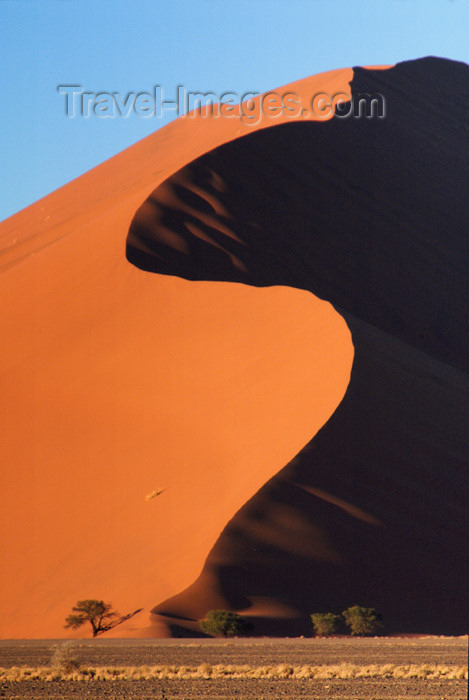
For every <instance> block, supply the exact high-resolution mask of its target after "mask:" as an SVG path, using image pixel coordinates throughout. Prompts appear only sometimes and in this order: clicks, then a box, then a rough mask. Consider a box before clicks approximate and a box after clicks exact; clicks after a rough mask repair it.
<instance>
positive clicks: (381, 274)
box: [127, 58, 469, 634]
mask: <svg viewBox="0 0 469 700" xmlns="http://www.w3.org/2000/svg"><path fill="white" fill-rule="evenodd" d="M365 92H369V93H374V92H378V93H381V94H382V95H383V96H384V98H385V103H386V115H385V118H382V119H379V118H376V117H374V118H365V117H362V118H348V119H339V118H337V117H334V118H333V119H331V120H329V121H326V122H324V123H313V122H311V123H289V124H284V125H280V126H276V127H272V128H270V129H263V130H260V131H257V132H256V133H253V134H250V135H247V136H244V137H243V138H239V139H238V140H236V141H234V142H231V143H228V144H225V145H223V146H220V147H219V148H216V149H215V150H212V151H211V152H209V153H207V154H206V155H204V156H202V157H200V158H198V159H197V160H195V161H194V162H192V163H190V164H189V165H187V166H186V167H184V168H183V169H182V170H180V171H179V172H178V173H176V174H175V175H173V176H172V177H171V178H169V179H168V180H167V181H166V182H165V183H164V184H163V185H161V187H159V188H157V189H156V190H155V191H154V192H153V193H152V194H151V195H150V197H149V198H148V199H147V200H146V202H145V203H144V204H143V205H142V206H141V208H140V209H139V210H138V212H137V214H136V216H135V218H134V220H133V222H132V225H131V228H130V231H129V236H128V244H127V256H128V259H129V260H130V261H131V262H132V263H134V264H135V265H136V266H138V267H140V268H142V269H144V270H148V271H151V272H156V273H164V274H170V275H179V276H181V277H184V278H187V279H190V280H224V281H233V282H243V283H246V284H249V285H255V286H268V285H287V286H291V287H295V288H299V289H302V290H307V291H309V292H312V293H313V294H315V295H318V296H319V297H321V298H323V299H325V300H328V301H330V302H331V303H332V304H333V305H334V307H335V308H336V310H337V311H338V312H339V313H340V314H341V315H342V316H343V318H344V319H345V320H346V322H347V324H348V326H349V328H350V330H351V332H352V339H353V344H354V348H355V359H354V364H353V368H352V376H351V380H350V384H349V386H348V389H347V392H346V395H345V398H344V400H343V401H342V403H341V404H340V406H339V408H338V409H337V410H336V412H335V413H334V415H333V416H332V418H331V419H330V420H329V421H328V423H327V424H326V425H325V426H324V427H323V428H322V429H321V430H320V432H319V433H318V434H317V435H316V436H315V437H314V438H313V439H312V440H311V442H310V443H309V444H308V445H307V446H306V447H305V448H304V449H303V450H302V451H301V452H300V453H299V454H298V455H297V457H296V458H295V459H294V460H293V461H291V462H290V463H289V464H288V465H287V466H286V467H285V468H284V469H283V470H282V471H281V472H280V473H279V474H278V475H277V476H275V477H274V478H272V479H271V480H270V481H269V482H268V483H267V484H266V485H265V486H264V487H263V488H262V489H261V490H260V491H259V492H258V493H257V494H256V495H255V497H254V498H252V499H251V500H250V501H249V502H248V503H247V504H246V505H245V506H244V507H243V508H242V509H241V510H240V511H239V512H238V513H237V514H236V515H235V517H234V518H233V519H232V520H231V522H230V523H229V524H228V525H227V527H226V528H225V530H224V531H223V533H222V535H221V536H220V538H219V539H218V541H217V543H216V544H215V546H214V548H213V549H212V551H211V553H210V555H209V557H208V559H207V561H206V563H205V567H204V570H203V572H202V573H201V575H200V577H199V578H198V579H197V580H196V581H195V583H194V584H193V585H192V586H190V587H189V588H187V589H185V590H184V591H183V592H182V593H180V594H179V595H177V596H175V597H172V598H170V599H168V600H167V601H166V602H164V603H161V604H159V605H158V606H157V607H156V608H155V609H154V613H155V625H161V624H167V625H168V626H169V628H170V629H171V630H172V632H173V633H175V634H176V633H180V632H181V630H183V631H185V632H187V631H188V630H190V629H195V628H196V625H195V623H194V622H193V621H194V620H196V619H197V618H199V617H201V616H203V614H204V613H205V612H206V610H207V609H209V608H215V607H231V608H233V609H237V610H240V611H243V612H244V613H246V614H250V615H251V616H252V617H253V618H254V620H255V622H256V629H257V631H258V632H259V633H263V632H269V631H275V632H277V633H279V632H280V631H283V632H285V633H295V632H296V633H298V632H308V631H309V630H310V625H309V622H308V620H307V616H308V613H310V612H312V611H316V610H335V611H337V612H340V611H342V610H343V609H344V608H345V607H346V606H348V605H351V604H354V603H359V604H361V605H373V606H375V607H377V608H378V609H379V610H380V611H381V612H382V613H383V614H384V615H385V620H386V625H387V626H386V629H387V631H389V632H393V631H394V632H396V631H400V632H403V631H412V632H422V633H423V632H426V633H459V634H461V633H464V632H465V631H467V619H468V598H467V581H468V578H469V566H468V564H469V562H468V549H467V545H466V538H467V534H468V531H469V529H468V524H469V522H468V521H469V517H468V506H467V504H468V502H469V493H468V485H469V484H468V481H469V476H468V440H467V436H468V431H467V428H468V425H469V420H468V419H469V406H468V398H469V391H468V389H469V384H468V347H469V344H468V340H469V338H468V334H469V324H468V323H467V301H468V269H469V266H468V221H469V200H468V198H467V183H468V180H469V163H468V153H469V129H468V122H467V115H468V114H469V67H468V66H466V65H464V64H460V63H456V62H452V61H448V60H444V59H436V58H426V59H421V60H416V61H409V62H405V63H401V64H399V65H397V66H395V67H394V68H391V69H389V70H386V71H381V70H365V69H356V70H355V71H354V78H353V81H352V95H353V96H356V95H358V94H360V93H365ZM155 279H156V278H155ZM312 402H314V399H313V398H312ZM266 449H268V445H266Z"/></svg>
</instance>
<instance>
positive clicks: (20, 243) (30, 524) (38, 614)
mask: <svg viewBox="0 0 469 700" xmlns="http://www.w3.org/2000/svg"><path fill="white" fill-rule="evenodd" d="M352 74H353V72H352V71H351V70H344V71H334V72H332V73H328V74H325V75H323V76H316V77H315V78H311V79H307V80H305V81H302V82H301V83H298V84H294V85H292V86H290V89H293V90H297V91H299V92H300V93H302V94H303V97H304V98H305V100H306V99H310V95H311V94H313V93H314V92H316V91H318V90H323V91H324V90H325V91H328V92H331V93H332V94H334V93H335V92H347V91H348V90H349V84H348V81H350V80H351V78H352ZM286 120H287V117H283V118H280V119H277V120H275V119H271V118H268V119H267V118H264V120H261V121H260V122H259V123H258V124H257V125H250V124H249V123H247V122H243V121H242V120H240V119H239V118H233V117H229V118H228V117H227V118H223V117H220V118H212V119H210V118H205V119H204V118H201V117H199V118H197V117H187V118H182V119H179V120H177V121H176V122H174V123H172V124H170V125H169V126H167V127H165V128H164V129H162V130H161V131H159V132H157V133H155V134H154V135H152V136H150V137H148V138H147V139H144V140H143V141H141V142H139V143H138V144H136V145H135V146H133V147H132V148H130V149H128V150H126V151H124V152H123V153H121V154H120V155H118V156H116V157H115V158H112V159H111V160H109V161H107V162H106V163H104V164H103V165H101V166H99V167H98V168H95V169H94V170H92V171H90V172H89V173H87V174H85V175H83V176H82V177H80V178H78V179H77V180H75V181H73V182H72V183H70V184H68V185H67V186H65V187H63V188H61V189H60V190H58V191H56V192H54V193H53V194H51V195H49V196H48V197H46V198H44V199H42V200H40V201H39V202H37V203H36V204H34V205H32V206H31V207H28V208H27V209H25V210H24V211H22V212H20V213H18V214H17V215H15V216H13V217H11V218H10V219H8V220H7V221H5V222H3V223H2V224H1V226H0V298H1V300H2V314H1V338H2V342H1V344H0V384H1V423H2V426H3V432H2V460H1V469H2V488H1V490H0V493H1V504H0V513H1V515H0V518H1V548H2V566H3V572H4V573H3V576H2V583H1V592H0V606H1V611H0V634H1V636H2V637H47V636H51V637H60V636H68V635H69V634H70V633H69V632H68V631H65V630H64V629H63V622H64V618H65V616H66V615H67V614H68V613H69V612H70V608H71V606H72V605H73V604H74V603H75V602H76V601H77V600H78V599H83V598H103V599H104V600H109V601H112V603H113V604H114V605H115V607H117V608H118V609H119V610H120V611H121V612H122V613H125V612H130V611H131V610H135V609H136V608H140V607H143V608H144V611H143V612H142V613H141V614H140V615H139V616H138V617H135V618H133V620H132V621H131V622H129V623H127V625H126V628H125V629H124V627H122V628H120V630H119V631H121V630H122V633H126V634H152V633H153V631H154V628H151V629H149V630H145V629H144V628H145V627H146V626H147V625H148V619H149V618H148V613H149V610H150V607H151V606H152V605H153V604H154V603H155V601H158V600H160V601H161V600H163V599H165V598H168V597H170V596H173V595H175V594H176V593H178V592H179V591H180V590H181V589H183V588H185V587H187V586H189V585H190V584H191V583H192V582H193V581H194V580H195V579H196V578H197V576H198V575H199V573H200V571H201V569H202V567H203V564H204V561H205V558H206V556H207V554H208V552H209V551H210V549H211V547H212V546H213V545H214V543H215V542H216V540H217V538H218V536H219V534H220V532H221V531H222V530H223V528H224V527H225V525H226V524H227V522H228V521H229V520H230V518H231V517H232V516H234V514H235V513H236V511H237V510H238V509H239V508H241V507H242V506H243V505H244V504H245V503H246V502H247V501H248V500H249V499H250V498H251V496H253V494H255V493H256V491H257V490H258V489H259V488H260V487H261V486H262V485H263V484H264V483H265V482H266V481H267V480H268V479H269V478H271V477H272V476H273V475H274V474H275V473H276V472H277V471H279V470H280V469H281V468H282V467H283V465H284V464H286V463H287V462H288V461H289V460H290V459H291V458H292V457H293V456H294V455H295V454H296V453H297V452H298V450H300V449H301V447H302V446H303V445H304V444H305V443H306V442H307V441H308V440H309V439H310V438H311V436H312V435H313V434H314V433H315V432H316V431H317V430H318V429H319V428H320V427H321V425H323V424H324V422H325V421H326V420H327V419H328V417H329V416H330V415H331V414H332V413H333V411H334V409H335V408H336V406H337V405H338V404H339V402H340V400H341V399H342V397H343V395H344V393H345V390H346V387H347V383H348V381H349V377H350V367H351V363H352V355H353V348H352V344H351V340H350V333H349V331H348V329H347V326H346V324H345V322H344V320H343V319H342V318H341V317H340V315H339V314H337V313H336V312H335V311H334V310H333V308H332V307H331V306H330V305H329V304H328V303H327V302H323V301H320V300H319V299H317V298H315V297H313V296H312V295H311V294H309V293H308V292H306V291H303V290H295V289H289V288H286V287H280V286H274V287H271V288H267V289H256V288H254V287H248V286H245V285H233V284H223V283H219V284H214V283H213V282H210V281H207V282H203V283H200V284H197V285H194V284H192V283H189V282H187V281H185V280H182V279H176V278H175V277H162V276H158V277H157V276H155V275H153V274H151V273H149V272H144V271H142V270H139V269H137V268H136V267H134V266H133V265H131V264H129V262H128V261H127V260H126V258H125V239H126V235H127V231H128V228H129V225H130V222H131V220H132V217H133V215H134V213H135V211H136V210H137V209H138V208H139V206H140V205H141V203H142V202H143V201H144V200H145V199H146V198H147V196H148V195H149V194H150V193H151V191H152V190H153V189H154V188H155V187H157V186H158V185H159V184H160V183H161V182H163V181H164V180H165V179H166V178H168V177H169V176H170V175H171V174H172V173H174V172H175V171H177V170H178V169H179V168H180V167H182V166H183V165H185V164H186V163H187V162H188V161H189V160H191V159H193V158H196V157H198V156H200V155H202V154H204V153H206V152H207V151H210V150H211V149H213V148H215V147H217V146H219V145H220V144H223V143H225V142H228V141H230V140H233V139H235V138H237V137H239V136H240V135H243V134H249V133H253V131H255V130H256V129H257V130H259V129H261V128H262V127H265V126H269V127H271V126H272V125H275V124H277V123H281V122H282V121H283V122H286ZM176 272H177V271H175V273H176ZM155 491H156V492H158V491H161V493H160V494H159V495H155V496H154V497H153V498H151V497H150V498H149V499H148V500H147V499H146V497H148V496H151V495H152V494H154V493H155ZM79 634H84V635H88V634H89V632H88V630H82V631H81V632H80V633H79Z"/></svg>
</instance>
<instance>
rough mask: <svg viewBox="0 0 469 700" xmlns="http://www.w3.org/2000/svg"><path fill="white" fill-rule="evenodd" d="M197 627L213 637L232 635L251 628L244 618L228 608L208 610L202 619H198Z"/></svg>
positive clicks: (243, 632)
mask: <svg viewBox="0 0 469 700" xmlns="http://www.w3.org/2000/svg"><path fill="white" fill-rule="evenodd" d="M199 627H200V629H201V630H202V632H205V633H206V634H211V635H212V636H213V637H234V636H235V635H238V634H246V633H247V632H249V631H250V630H251V629H252V625H251V624H250V623H249V622H248V621H247V620H246V618H244V617H242V616H241V615H238V613H234V612H231V611H230V610H210V611H209V612H208V613H207V614H206V615H205V618H204V619H203V620H199Z"/></svg>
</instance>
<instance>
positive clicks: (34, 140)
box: [0, 0, 469, 219]
mask: <svg viewBox="0 0 469 700" xmlns="http://www.w3.org/2000/svg"><path fill="white" fill-rule="evenodd" d="M468 36H469V0H288V1H286V0H133V1H132V2H129V0H0V56H1V72H0V81H1V88H2V89H1V101H2V108H1V109H0V134H1V140H0V159H1V163H2V183H1V198H0V219H3V218H5V217H7V216H9V215H11V214H13V213H14V212H16V211H18V210H19V209H22V208H23V207H25V206H27V205H28V204H30V203H32V202H33V201H35V200H37V199H39V198H40V197H42V196H44V195H46V194H48V193H49V192H51V191H52V190H54V189H56V188H57V187H60V186H61V185H63V184H65V183H66V182H68V181H69V180H71V179H73V178H75V177H77V176H78V175H80V174H82V173H83V172H86V171H87V170H89V169H90V168H92V167H94V166H95V165H97V164H98V163H101V162H102V161H104V160H106V159H107V158H109V157H111V156H112V155H114V154H115V153H118V152H119V151H121V150H122V149H124V148H126V147H127V146H130V145H131V144H133V143H135V142H136V141H138V140H139V139H141V138H143V137H144V136H146V135H148V134H149V133H151V132H153V131H155V130H156V129H158V128H160V127H161V126H163V125H164V124H165V123H167V122H168V121H169V120H170V119H172V118H174V117H175V113H174V112H170V111H168V112H166V113H165V115H164V116H163V117H160V118H157V117H151V118H146V119H143V118H140V117H138V116H137V115H136V114H135V112H134V111H133V112H132V113H131V114H130V116H129V117H128V118H127V119H124V118H122V117H116V118H114V119H111V118H107V119H102V118H98V117H97V116H96V115H93V114H92V115H91V117H90V118H89V119H84V118H83V117H81V116H76V117H74V118H72V119H71V118H67V116H66V113H65V96H64V95H61V94H59V92H58V91H57V86H59V85H71V84H76V85H81V86H82V87H83V89H84V90H88V91H90V92H118V93H120V94H121V95H123V96H125V95H126V94H127V93H128V92H141V91H147V92H151V91H152V90H153V86H154V85H160V86H161V87H162V90H163V93H164V95H165V97H166V96H167V99H174V97H175V94H176V89H177V85H184V86H186V88H187V89H188V90H191V91H196V90H200V91H202V92H207V91H209V90H210V91H213V92H215V93H217V94H220V93H223V92H226V91H232V92H236V93H245V92H248V91H253V92H263V91H265V90H269V89H273V88H275V87H278V86H281V85H283V84H285V83H288V82H291V81H293V80H297V79H300V78H304V77H306V76H308V75H312V74H314V73H319V72H321V71H326V70H330V69H333V68H343V67H347V66H354V65H366V64H369V65H371V64H380V63H396V62H397V61H402V60H406V59H410V58H417V57H420V56H425V55H429V54H433V55H437V56H445V57H447V58H452V59H456V60H460V61H465V62H467V63H469V40H468Z"/></svg>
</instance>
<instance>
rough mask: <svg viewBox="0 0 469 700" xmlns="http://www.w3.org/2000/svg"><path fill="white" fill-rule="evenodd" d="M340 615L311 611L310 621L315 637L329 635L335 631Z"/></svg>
mask: <svg viewBox="0 0 469 700" xmlns="http://www.w3.org/2000/svg"><path fill="white" fill-rule="evenodd" d="M339 620H340V615H334V613H312V615H311V621H312V623H313V627H314V632H315V634H316V636H317V637H329V635H331V634H334V632H336V631H337V626H338V624H339Z"/></svg>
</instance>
